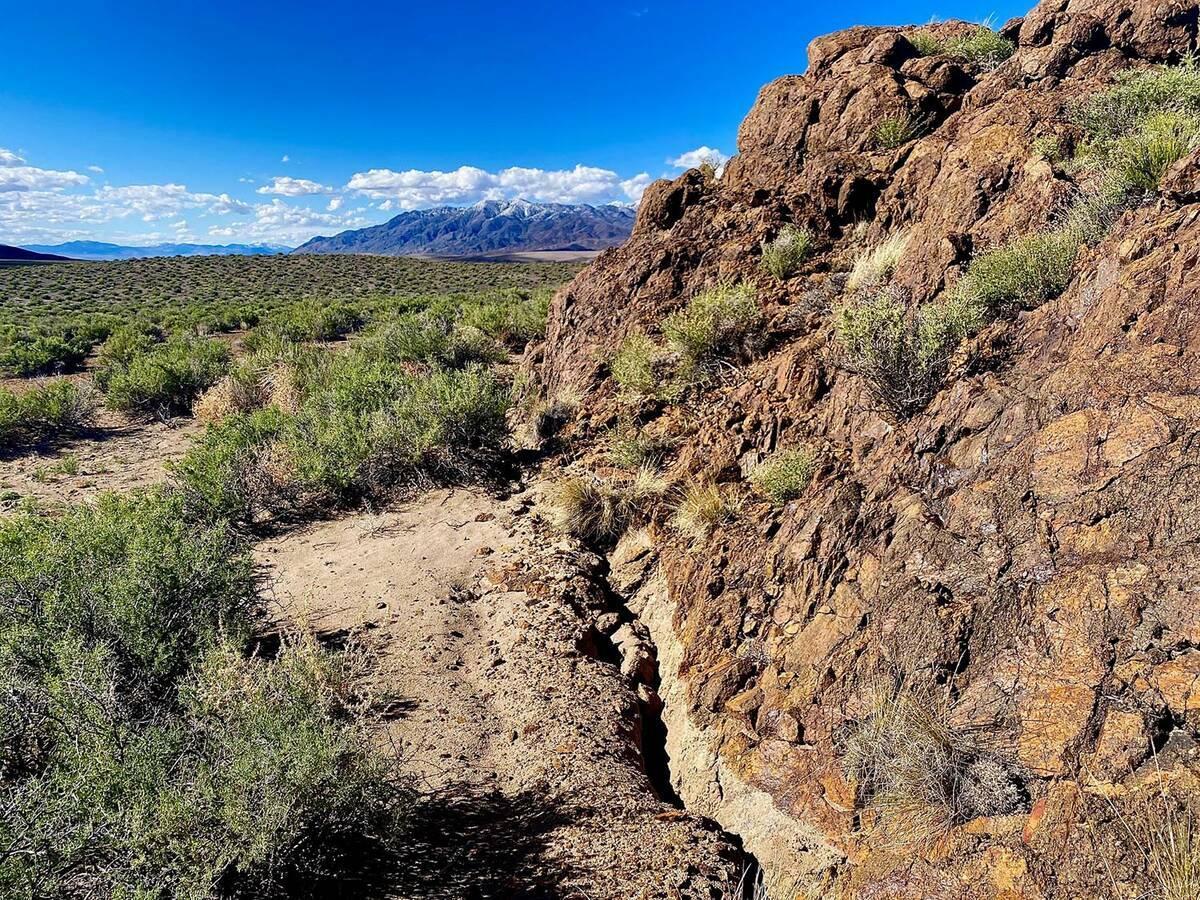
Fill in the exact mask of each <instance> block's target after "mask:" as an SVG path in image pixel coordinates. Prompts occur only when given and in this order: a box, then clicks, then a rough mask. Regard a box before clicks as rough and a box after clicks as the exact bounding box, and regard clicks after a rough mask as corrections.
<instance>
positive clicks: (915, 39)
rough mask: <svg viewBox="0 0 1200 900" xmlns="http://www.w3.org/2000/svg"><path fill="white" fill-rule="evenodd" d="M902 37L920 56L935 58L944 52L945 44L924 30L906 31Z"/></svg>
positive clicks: (930, 32)
mask: <svg viewBox="0 0 1200 900" xmlns="http://www.w3.org/2000/svg"><path fill="white" fill-rule="evenodd" d="M904 37H905V38H907V39H908V42H909V43H910V44H912V45H913V48H914V49H915V50H916V51H917V53H918V54H919V55H921V56H937V55H939V54H942V53H945V52H946V42H945V41H942V40H940V39H939V38H938V37H937V35H935V34H934V33H933V32H932V31H930V30H928V29H926V28H920V29H917V30H915V31H907V32H905V33H904Z"/></svg>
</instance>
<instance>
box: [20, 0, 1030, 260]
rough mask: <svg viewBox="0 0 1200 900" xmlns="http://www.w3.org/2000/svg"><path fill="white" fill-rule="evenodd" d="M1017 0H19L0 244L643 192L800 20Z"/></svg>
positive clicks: (770, 64)
mask: <svg viewBox="0 0 1200 900" xmlns="http://www.w3.org/2000/svg"><path fill="white" fill-rule="evenodd" d="M1031 2H1032V0H1022V2H1020V3H1013V2H1001V0H988V2H981V0H939V2H931V0H904V2H896V3H880V2H868V0H842V2H840V3H818V4H808V3H802V2H794V0H793V2H786V3H785V2H777V0H760V2H757V3H753V4H731V3H729V2H728V0H719V2H717V0H693V2H682V0H678V2H676V0H672V2H661V0H633V2H628V3H625V2H602V3H592V4H579V3H575V4H572V3H562V2H554V3H551V2H518V3H497V2H491V3H483V2H466V3H455V2H426V3H420V4H410V3H381V2H360V3H354V2H348V3H329V2H323V3H320V4H318V3H308V2H294V3H288V4H265V3H256V2H253V0H246V2H242V3H231V2H193V0H176V2H170V3H163V2H161V0H155V2H136V3H135V2H121V0H115V2H111V3H108V4H104V5H97V4H95V3H94V2H89V3H87V4H84V3H81V2H74V0H66V2H59V3H55V4H53V5H52V6H46V5H44V4H43V5H38V4H32V5H31V4H16V3H9V4H6V8H5V10H4V13H3V23H4V31H5V33H6V35H7V38H8V39H7V40H6V41H5V42H4V43H5V48H4V52H3V53H0V148H2V149H0V243H35V242H36V243H55V242H57V241H60V240H72V239H80V238H86V239H96V240H112V241H116V242H124V243H134V242H154V241H159V240H191V241H196V242H201V243H228V242H232V241H239V242H259V241H268V242H278V243H287V244H295V243H299V242H301V241H303V240H305V239H307V238H308V237H311V236H312V235H314V234H330V233H333V232H336V231H340V230H343V229H345V228H351V227H360V226H362V225H366V224H373V223H376V222H381V221H385V220H386V219H388V218H389V217H391V216H392V215H395V214H396V212H398V211H401V210H404V209H411V208H418V207H424V206H434V205H441V204H449V205H465V204H468V203H472V202H474V201H476V200H478V199H481V198H483V197H511V196H516V195H522V196H525V197H527V198H529V199H534V200H538V199H540V200H556V201H562V202H574V201H581V202H609V201H615V202H633V201H635V200H636V198H637V197H638V196H639V194H640V190H641V189H642V188H644V186H645V184H646V183H648V182H649V181H650V180H652V179H653V178H656V177H660V176H663V175H673V174H677V173H678V171H679V168H678V166H677V165H676V164H675V161H676V160H681V159H682V160H683V162H687V161H689V160H690V159H692V158H694V156H695V155H696V154H695V153H694V152H693V151H696V150H698V149H700V148H710V149H713V150H717V151H720V152H721V153H723V154H731V153H733V152H734V151H735V149H736V147H735V141H736V134H737V126H738V124H739V122H740V121H741V119H742V117H743V116H744V115H745V113H746V111H747V110H748V109H749V108H750V106H751V104H752V103H753V102H754V97H755V95H756V93H757V91H758V89H759V87H760V86H761V85H763V84H765V83H766V82H767V81H769V80H771V79H772V78H774V77H777V76H779V75H783V74H788V73H798V72H802V71H803V70H804V67H805V48H806V46H807V45H808V42H809V41H810V40H811V39H812V38H813V37H815V36H817V35H820V34H825V33H827V32H829V31H834V30H837V29H840V28H845V27H848V26H850V25H854V24H902V23H921V22H927V21H930V20H931V19H933V18H951V17H958V18H965V19H971V20H982V19H984V18H986V17H989V16H991V17H992V18H993V19H994V20H997V21H1003V20H1005V19H1007V18H1009V17H1010V16H1013V15H1019V14H1022V13H1024V12H1025V11H1026V8H1027V6H1028V5H1030V3H1031ZM15 36H23V37H15ZM689 153H692V155H691V156H688V154H689Z"/></svg>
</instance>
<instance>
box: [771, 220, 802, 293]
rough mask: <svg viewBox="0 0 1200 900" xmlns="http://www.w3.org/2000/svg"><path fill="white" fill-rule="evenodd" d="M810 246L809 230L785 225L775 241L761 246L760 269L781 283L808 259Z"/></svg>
mask: <svg viewBox="0 0 1200 900" xmlns="http://www.w3.org/2000/svg"><path fill="white" fill-rule="evenodd" d="M812 244H813V233H812V231H811V230H810V229H808V228H797V227H796V226H795V225H785V226H784V227H783V228H782V229H781V230H780V232H779V235H778V236H777V237H776V238H775V240H773V241H767V242H766V243H764V244H763V245H762V267H763V268H764V269H766V270H767V271H768V272H770V273H771V274H772V275H774V276H775V277H776V278H778V279H780V280H781V281H782V280H783V279H786V278H789V277H791V275H792V274H793V273H795V272H796V270H797V269H799V268H800V266H801V264H802V263H803V262H804V260H805V259H807V258H808V255H809V253H811V252H812Z"/></svg>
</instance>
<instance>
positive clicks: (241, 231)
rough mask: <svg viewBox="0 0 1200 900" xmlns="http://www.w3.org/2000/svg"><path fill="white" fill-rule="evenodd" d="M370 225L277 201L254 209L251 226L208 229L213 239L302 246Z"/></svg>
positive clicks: (366, 220) (363, 221)
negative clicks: (316, 238)
mask: <svg viewBox="0 0 1200 900" xmlns="http://www.w3.org/2000/svg"><path fill="white" fill-rule="evenodd" d="M370 224H372V223H371V221H370V220H368V219H365V218H362V217H361V216H358V215H355V214H353V213H351V214H349V215H334V214H332V213H328V212H320V211H318V210H313V209H308V208H307V207H303V206H293V205H291V204H289V203H286V202H285V201H283V200H280V199H278V198H276V199H274V200H272V201H271V202H270V203H260V204H258V205H257V206H255V207H254V220H253V221H252V222H248V223H246V224H244V225H231V226H220V225H217V226H213V227H211V228H209V230H208V234H209V236H210V237H214V238H225V239H229V238H236V239H238V240H253V241H272V242H277V243H284V244H301V243H303V242H304V241H307V240H308V239H309V238H311V237H313V236H314V235H316V234H333V233H335V232H338V231H345V230H346V229H348V228H362V227H363V226H365V225H370Z"/></svg>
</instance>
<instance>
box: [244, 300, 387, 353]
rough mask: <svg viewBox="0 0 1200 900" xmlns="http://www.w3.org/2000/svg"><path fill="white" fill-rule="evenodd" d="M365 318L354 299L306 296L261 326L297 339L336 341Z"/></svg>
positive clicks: (293, 339)
mask: <svg viewBox="0 0 1200 900" xmlns="http://www.w3.org/2000/svg"><path fill="white" fill-rule="evenodd" d="M365 321H366V320H365V318H364V316H363V314H362V311H361V310H360V309H359V308H358V307H357V306H355V305H354V304H352V303H346V302H344V301H334V302H322V301H319V300H305V301H301V302H299V303H293V304H291V305H290V306H285V307H283V308H282V309H280V310H278V311H276V312H274V313H272V314H271V315H270V316H268V317H267V320H266V323H265V324H264V325H262V326H260V329H262V330H265V332H266V333H268V334H273V335H277V336H280V337H283V338H284V339H286V340H289V341H295V342H297V343H299V342H303V341H336V340H337V339H339V338H341V337H345V336H346V335H347V334H350V333H351V332H353V331H357V330H358V329H360V328H361V327H362V326H363V324H364V323H365ZM252 346H253V342H252Z"/></svg>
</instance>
